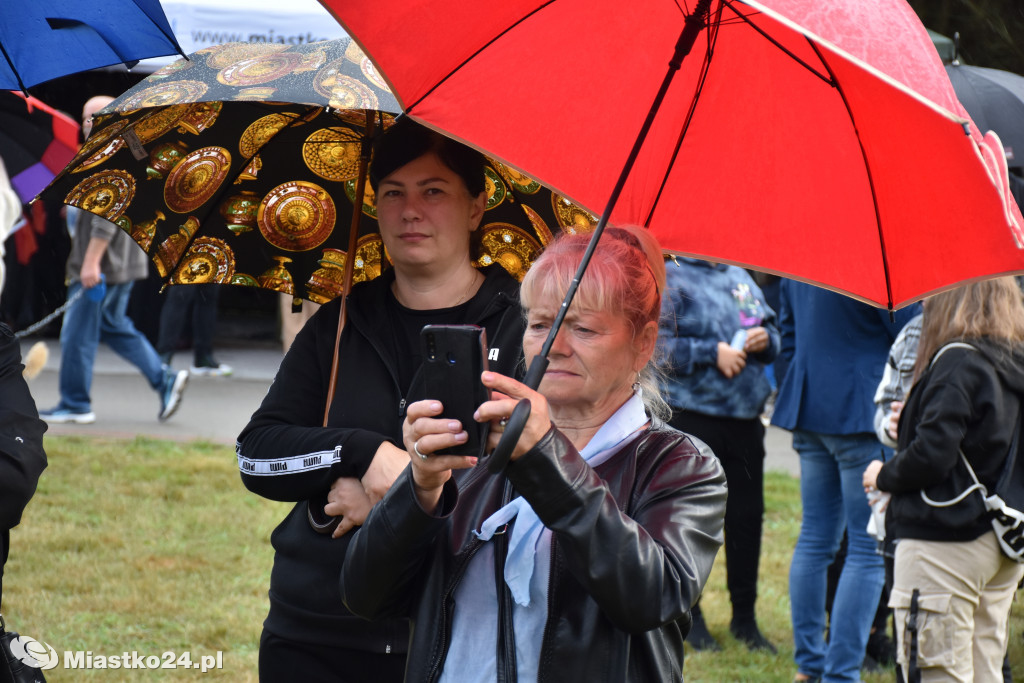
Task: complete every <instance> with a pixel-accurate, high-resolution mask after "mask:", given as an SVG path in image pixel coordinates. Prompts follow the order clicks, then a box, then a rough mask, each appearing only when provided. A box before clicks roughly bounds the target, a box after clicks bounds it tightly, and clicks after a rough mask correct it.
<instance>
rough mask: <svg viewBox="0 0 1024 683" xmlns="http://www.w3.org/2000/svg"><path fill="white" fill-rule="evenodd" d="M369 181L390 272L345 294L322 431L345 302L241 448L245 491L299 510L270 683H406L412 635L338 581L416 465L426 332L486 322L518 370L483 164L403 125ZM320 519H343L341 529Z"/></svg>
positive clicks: (291, 528) (277, 576) (278, 595)
mask: <svg viewBox="0 0 1024 683" xmlns="http://www.w3.org/2000/svg"><path fill="white" fill-rule="evenodd" d="M370 183H371V186H372V187H373V189H374V192H375V193H376V197H377V222H378V225H379V226H380V231H381V239H382V240H383V242H384V246H385V247H386V248H387V251H388V255H389V256H390V259H391V264H392V267H391V268H389V269H388V270H386V271H385V272H384V273H383V274H381V276H380V277H378V278H376V279H373V280H370V281H368V282H361V283H358V284H356V285H355V286H354V287H353V288H352V291H351V293H350V294H349V296H348V303H347V309H346V311H347V314H346V315H347V317H346V322H345V325H344V328H343V330H342V332H341V338H340V352H339V355H338V380H337V391H336V392H335V393H334V397H333V400H332V402H331V404H330V410H329V415H328V416H327V420H326V426H325V424H324V408H325V406H326V405H327V401H328V399H327V397H328V390H329V387H328V385H329V383H330V377H331V367H332V364H333V362H334V346H335V339H336V338H337V333H338V316H339V309H340V306H341V299H340V298H338V299H335V300H333V301H331V302H330V303H327V304H324V305H323V306H321V307H320V309H319V310H318V311H317V313H316V314H315V315H314V316H313V317H312V318H310V320H309V322H307V323H306V325H305V326H304V327H303V328H302V330H301V331H300V332H299V334H298V336H296V337H295V341H294V342H293V343H292V344H291V346H290V348H289V350H288V352H287V353H286V354H285V357H284V360H283V361H282V362H281V368H280V370H279V371H278V373H277V377H276V378H275V379H274V383H273V385H272V386H271V387H270V391H269V392H268V393H267V396H266V398H265V399H264V400H263V403H262V405H260V407H259V409H258V410H257V411H256V412H255V413H254V414H253V416H252V419H251V420H250V421H249V424H248V425H247V426H246V427H245V429H244V430H243V431H242V433H241V434H240V435H239V437H238V446H237V451H238V466H239V470H240V472H241V475H242V480H243V482H244V484H245V486H246V487H247V488H248V489H249V490H251V491H253V492H254V493H257V494H259V495H261V496H264V497H267V498H270V499H272V500H281V501H289V502H293V503H296V504H295V506H294V507H293V508H292V510H291V512H289V514H288V516H287V517H286V518H285V519H284V521H282V522H281V524H280V525H279V526H278V527H277V529H275V531H274V533H273V535H272V537H271V542H272V544H273V546H274V550H275V555H274V568H273V571H272V573H271V576H270V612H269V614H268V616H267V619H266V621H265V622H264V624H263V635H262V637H261V639H260V663H259V667H260V679H261V680H262V681H264V682H267V681H288V682H290V681H299V680H301V681H328V680H329V681H353V682H356V683H362V682H364V681H375V682H377V683H388V682H389V681H401V680H402V676H403V673H404V671H405V660H406V650H407V648H408V643H409V627H408V623H407V622H406V621H405V620H402V619H390V620H382V621H378V622H374V623H367V622H366V621H365V620H363V619H361V618H359V617H357V616H354V615H353V614H351V613H350V612H349V611H348V610H347V609H346V608H345V606H344V605H343V604H342V601H341V595H340V593H339V588H338V576H339V574H340V571H341V564H342V560H343V559H344V557H345V553H346V550H347V549H348V547H349V541H350V539H351V534H348V533H347V532H348V531H351V529H353V528H354V527H355V526H356V525H358V524H361V523H362V521H363V519H365V517H366V514H367V513H368V512H369V509H370V506H371V504H372V502H375V501H377V500H379V499H380V498H381V497H382V496H383V495H384V494H385V493H386V492H387V490H388V488H389V487H390V486H391V483H392V482H393V481H394V480H395V478H396V477H397V476H398V474H399V473H400V472H401V471H402V469H403V468H405V467H406V466H407V465H408V462H409V457H408V454H407V453H406V452H405V450H404V449H403V448H402V447H401V446H400V445H399V444H401V443H402V422H403V420H404V418H405V406H406V404H407V403H408V400H409V397H411V396H417V395H420V396H422V395H423V379H422V373H421V371H420V362H421V358H420V330H421V328H422V327H423V326H424V325H426V324H448V325H453V324H473V325H478V326H480V327H483V328H485V330H486V333H487V342H488V346H489V347H490V349H489V352H488V359H489V362H490V367H491V368H493V369H494V370H496V371H497V372H501V373H503V374H508V375H512V374H514V373H515V372H516V369H517V368H518V367H519V364H520V359H521V351H520V343H521V340H522V331H523V322H522V313H521V311H520V309H519V295H518V292H519V285H518V283H517V282H516V281H515V280H514V279H513V278H512V276H510V275H509V274H508V273H506V272H505V271H504V270H503V269H502V267H501V266H500V265H492V266H488V267H486V268H481V269H477V268H475V267H474V266H473V260H474V259H475V258H477V257H478V254H476V253H475V251H476V250H477V249H478V248H479V239H478V236H479V230H478V228H479V227H480V222H481V219H482V217H483V214H484V210H485V205H486V200H487V192H486V185H485V175H484V158H483V155H482V154H480V153H479V152H477V151H475V150H472V149H470V148H468V147H466V146H464V145H462V144H460V143H458V142H455V141H454V140H451V139H449V138H446V137H444V136H442V135H440V134H438V133H435V132H433V131H431V130H429V129H428V128H426V127H424V126H421V125H420V124H418V123H415V122H414V121H412V120H411V119H409V118H405V117H403V118H399V119H398V120H397V121H396V122H395V123H394V124H393V125H392V126H391V127H390V128H388V129H387V130H385V132H384V133H383V134H382V135H381V136H380V137H379V138H378V139H377V141H376V142H375V144H374V150H373V159H372V161H371V164H370ZM327 515H332V516H338V515H342V516H343V517H342V519H341V520H340V522H339V523H338V525H337V527H336V528H334V527H332V526H331V525H330V522H329V518H328V517H327ZM314 525H315V527H314ZM332 528H333V533H332V531H331V530H332ZM324 532H326V533H324Z"/></svg>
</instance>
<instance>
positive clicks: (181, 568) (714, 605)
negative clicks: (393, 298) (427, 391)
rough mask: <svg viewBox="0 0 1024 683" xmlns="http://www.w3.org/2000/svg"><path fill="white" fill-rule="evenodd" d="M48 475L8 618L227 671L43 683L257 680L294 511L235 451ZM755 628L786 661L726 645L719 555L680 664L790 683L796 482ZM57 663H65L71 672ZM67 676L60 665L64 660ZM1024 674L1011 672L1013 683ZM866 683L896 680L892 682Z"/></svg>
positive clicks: (1015, 645) (103, 456)
mask: <svg viewBox="0 0 1024 683" xmlns="http://www.w3.org/2000/svg"><path fill="white" fill-rule="evenodd" d="M46 447H47V454H48V455H49V459H50V466H49V468H48V469H47V470H46V472H45V473H44V474H43V478H42V480H41V481H40V485H39V490H38V492H37V493H36V496H35V498H34V499H33V500H32V502H31V504H30V505H29V507H28V509H27V510H26V513H25V516H24V519H23V521H22V524H21V525H20V526H19V527H18V528H16V529H15V530H14V531H13V532H12V535H11V557H10V560H9V561H8V564H7V569H6V571H5V575H4V589H5V590H4V603H3V607H4V615H5V616H6V617H7V620H8V623H9V626H10V627H11V628H13V629H14V630H17V631H18V632H20V633H21V634H23V635H28V636H32V637H33V638H36V639H38V640H40V641H43V642H45V643H48V644H50V645H52V646H53V647H54V648H55V649H56V650H57V651H58V653H61V654H62V653H63V652H64V651H65V650H68V651H73V650H87V651H91V652H92V653H93V654H94V655H100V654H104V655H113V656H117V655H120V654H121V653H123V652H126V651H127V652H129V653H130V652H132V651H136V652H138V653H139V654H142V655H156V656H158V657H159V656H161V655H162V654H163V653H164V652H175V653H177V654H181V653H182V652H184V651H186V650H187V651H189V652H191V654H192V658H193V660H195V661H198V658H199V657H200V656H202V655H212V654H215V653H216V652H217V651H220V652H222V653H223V655H222V656H223V664H224V668H223V669H222V670H219V671H212V672H209V673H207V674H205V675H201V674H200V673H199V672H198V671H193V670H187V671H186V670H181V669H179V670H157V671H152V670H138V671H125V670H113V669H110V670H92V671H83V670H77V671H67V670H64V669H63V666H59V667H58V668H56V669H53V670H50V671H47V672H46V675H47V679H48V680H50V681H58V682H59V681H79V680H103V681H162V680H186V679H187V680H192V679H210V680H226V681H255V680H256V664H257V645H258V640H259V634H260V630H261V626H262V622H263V618H264V616H265V615H266V609H267V598H266V592H267V586H268V581H269V574H270V566H271V561H272V551H271V548H270V542H269V537H270V532H271V530H272V529H273V528H274V526H275V525H276V524H277V522H278V521H279V520H280V519H281V518H282V517H283V516H284V514H285V513H286V511H287V509H288V507H289V506H287V505H284V504H280V503H273V502H270V501H266V500H263V499H261V498H258V497H257V496H255V495H252V494H250V493H248V492H247V491H245V489H244V488H243V487H242V484H241V482H240V480H239V477H238V472H237V466H236V462H235V457H234V453H233V451H232V450H231V448H230V447H227V446H223V445H219V444H210V443H203V442H195V443H190V444H181V443H173V442H163V441H155V440H151V439H145V438H137V439H135V440H131V441H124V440H105V439H86V438H70V437H52V438H47V441H46ZM765 494H766V507H767V515H766V520H765V532H764V533H765V538H764V543H763V546H764V547H763V551H762V559H761V582H760V597H759V601H758V613H759V618H760V622H761V626H762V629H763V630H764V632H765V634H766V635H767V636H768V638H769V639H770V640H772V642H774V643H775V644H776V645H778V646H779V654H778V655H774V656H773V655H768V654H764V653H750V652H747V650H746V648H744V647H743V646H742V645H740V644H739V643H737V642H736V641H735V640H733V639H732V637H731V636H730V635H729V633H728V623H729V600H728V593H727V591H726V588H725V574H724V570H723V566H722V565H723V562H722V557H721V555H720V556H719V562H718V563H717V564H716V567H715V570H714V573H713V574H712V576H711V580H710V581H709V582H708V587H707V590H706V592H705V597H704V600H703V603H702V605H703V607H704V612H705V615H706V617H707V621H708V624H709V627H710V629H711V632H712V633H713V634H714V635H715V637H716V638H718V640H719V642H720V643H722V645H723V650H722V651H721V652H717V653H692V652H688V653H687V660H686V680H687V681H688V682H689V683H702V682H704V683H708V682H714V683H719V682H724V681H758V682H761V681H768V682H772V681H778V682H780V683H783V682H787V681H789V680H791V678H792V674H793V672H794V669H793V664H792V655H793V651H792V640H791V636H790V627H789V598H788V590H787V576H788V571H789V560H790V556H791V554H792V549H793V545H794V544H795V542H796V535H797V532H798V529H799V523H800V504H799V490H798V486H797V482H796V480H794V479H792V478H790V477H788V476H786V475H784V474H780V473H770V474H769V475H768V476H767V478H766V482H765ZM1022 627H1024V608H1020V607H1018V606H1015V607H1014V611H1013V614H1012V624H1011V652H1010V656H1011V660H1012V661H1013V662H1014V664H1015V673H1016V670H1018V669H1019V670H1020V671H1024V642H1022V640H1021V633H1022V631H1024V628H1022ZM62 660H63V657H62ZM62 664H63V661H62ZM1020 675H1024V674H1020V673H1018V676H1020ZM865 680H866V681H867V682H868V683H881V682H882V681H885V682H887V683H888V682H889V681H891V680H893V677H892V673H891V672H885V673H882V674H874V675H869V676H867V677H866V678H865Z"/></svg>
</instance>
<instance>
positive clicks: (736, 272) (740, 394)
mask: <svg viewBox="0 0 1024 683" xmlns="http://www.w3.org/2000/svg"><path fill="white" fill-rule="evenodd" d="M665 270H666V275H667V286H666V291H665V298H664V301H663V305H662V316H661V329H660V332H659V335H658V344H659V348H660V349H661V351H662V352H663V354H664V357H665V360H666V361H667V364H668V366H669V367H668V373H667V375H668V376H667V381H666V382H665V384H664V387H663V391H664V393H665V400H666V401H668V403H669V405H671V406H672V408H673V409H676V410H679V409H683V410H690V411H693V412H696V413H701V414H702V415H712V416H715V417H731V418H742V419H750V418H754V417H757V416H758V415H760V413H761V410H762V409H763V408H764V402H765V400H766V399H767V398H768V395H769V394H770V393H771V386H770V384H769V382H768V378H767V377H766V376H765V371H764V366H765V365H766V364H767V363H770V362H772V360H774V359H775V356H776V354H778V352H779V330H778V327H777V325H776V322H775V312H774V311H772V309H771V308H770V307H769V306H768V304H766V303H765V301H764V294H762V293H761V289H760V288H759V287H758V286H757V284H755V282H754V280H753V278H751V277H750V274H749V273H747V271H745V270H743V269H742V268H739V267H737V266H727V265H724V264H714V265H713V264H711V263H708V262H707V261H699V260H697V259H688V258H680V259H675V260H672V261H669V262H667V263H666V264H665ZM751 327H764V328H765V330H767V331H768V337H769V344H768V347H767V348H766V349H765V350H764V351H761V352H759V353H754V354H748V356H747V365H746V367H745V368H744V369H743V371H742V372H740V374H738V375H736V376H735V377H733V378H732V379H727V378H726V377H725V375H723V374H722V373H721V371H719V369H718V365H717V362H718V343H719V342H725V343H729V342H730V341H731V340H732V338H733V335H735V334H736V332H737V330H740V329H746V328H751Z"/></svg>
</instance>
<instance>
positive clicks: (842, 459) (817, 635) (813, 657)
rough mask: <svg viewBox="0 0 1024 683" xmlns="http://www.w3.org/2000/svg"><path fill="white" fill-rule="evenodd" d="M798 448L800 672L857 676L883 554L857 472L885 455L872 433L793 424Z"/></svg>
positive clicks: (793, 580)
mask: <svg viewBox="0 0 1024 683" xmlns="http://www.w3.org/2000/svg"><path fill="white" fill-rule="evenodd" d="M793 448H794V450H796V451H797V453H798V454H799V455H800V499H801V502H802V504H803V520H802V522H801V524H800V537H799V539H798V540H797V543H796V549H795V550H794V551H793V563H792V564H791V565H790V569H789V597H790V612H791V617H792V621H793V646H794V657H793V658H794V660H795V661H796V666H797V670H798V671H799V672H800V673H803V674H807V675H809V676H812V677H818V676H820V677H822V679H823V680H825V681H859V680H860V668H861V664H862V663H863V661H864V650H865V647H866V646H867V641H868V635H870V631H871V622H872V621H873V620H874V617H875V611H876V610H877V608H878V600H879V596H880V595H881V591H882V584H883V583H884V581H885V570H884V567H883V564H882V556H881V555H879V554H878V553H877V552H876V543H875V540H874V539H873V538H871V537H870V536H869V535H868V533H867V524H868V518H869V517H870V516H871V508H870V507H869V506H868V504H867V499H866V498H865V496H864V488H863V486H862V485H861V475H862V474H863V473H864V468H866V467H867V465H868V463H869V462H871V461H872V460H878V459H880V458H881V457H882V446H881V444H879V443H878V439H877V437H875V435H874V434H849V435H829V434H816V433H813V432H802V431H799V430H797V431H794V432H793ZM844 528H845V529H846V533H847V554H846V563H845V564H844V565H843V571H842V574H841V575H840V578H839V584H838V586H837V587H836V594H835V599H834V601H833V603H832V616H831V619H830V621H829V626H828V628H829V637H828V642H827V643H826V642H825V593H826V583H827V570H828V567H829V565H830V564H832V561H833V560H834V559H835V556H836V552H837V551H838V550H839V545H840V543H841V542H842V538H843V529H844Z"/></svg>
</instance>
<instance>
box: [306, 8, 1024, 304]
mask: <svg viewBox="0 0 1024 683" xmlns="http://www.w3.org/2000/svg"><path fill="white" fill-rule="evenodd" d="M321 1H322V2H323V4H324V5H326V6H328V7H329V8H330V9H331V10H332V12H333V13H334V15H335V16H336V17H337V18H338V19H339V21H341V23H342V24H343V25H344V26H345V27H346V28H347V29H348V30H349V32H350V33H351V34H352V36H353V37H354V38H355V39H356V40H357V41H358V42H359V43H360V44H361V46H362V47H363V48H364V50H365V51H366V53H367V54H368V55H369V56H370V57H371V58H372V59H373V60H374V61H375V62H376V63H377V65H378V66H379V67H380V70H381V72H382V74H383V75H384V76H385V78H386V79H387V80H388V82H389V84H390V86H391V90H392V92H394V93H395V95H396V96H397V98H398V99H399V101H400V103H401V104H402V105H403V106H404V107H405V109H406V112H407V113H408V114H409V115H411V116H412V117H414V118H417V119H419V120H421V121H423V122H425V123H427V124H429V125H431V126H434V127H436V128H438V129H440V130H442V131H444V132H445V133H447V134H449V135H452V136H454V137H456V138H459V139H461V140H464V141H467V142H469V143H470V144H473V145H475V146H477V147H479V148H481V149H483V150H486V151H487V152H488V153H489V154H492V155H494V156H496V157H498V158H501V159H502V160H503V161H505V162H508V163H509V164H511V165H513V166H516V167H518V168H520V169H521V170H523V171H524V172H526V173H528V174H529V175H531V176H532V177H534V178H537V179H538V180H540V181H541V182H543V183H544V184H545V185H547V186H549V187H552V188H554V189H556V190H557V191H558V192H560V193H561V194H564V195H567V196H569V197H571V198H572V199H573V200H574V201H576V202H578V203H580V204H582V205H583V206H586V207H587V208H589V209H591V210H592V211H597V212H599V211H600V209H601V207H603V206H605V201H606V200H607V199H608V198H609V197H610V196H614V193H613V189H614V188H615V186H616V183H617V179H618V178H619V175H620V171H622V169H623V168H624V167H625V166H627V160H628V159H629V157H630V152H631V150H632V149H633V147H634V142H635V140H636V138H637V133H638V131H640V129H641V127H642V125H643V123H644V121H645V118H646V117H648V114H649V113H651V109H652V106H651V104H652V102H653V101H654V100H655V98H656V94H657V93H658V91H659V87H663V86H664V100H663V103H662V104H661V106H660V109H657V112H656V113H655V114H653V116H652V120H651V126H650V132H649V135H648V136H647V138H646V140H645V141H644V142H643V144H642V146H640V147H639V152H638V155H637V156H636V160H635V165H634V166H633V168H632V170H631V171H630V172H629V174H628V176H627V177H625V178H624V180H623V182H622V190H621V195H620V196H619V198H618V202H617V203H615V204H614V207H613V208H611V211H610V212H609V211H608V210H607V209H606V211H605V212H604V213H605V215H607V214H609V213H610V220H611V221H612V222H613V223H618V224H626V223H633V224H640V225H646V226H648V227H649V228H650V229H651V230H652V231H653V232H654V233H655V234H656V235H657V236H658V238H659V239H660V240H661V242H662V244H663V245H664V246H665V247H666V248H668V249H670V250H672V251H674V252H677V253H680V254H688V255H693V256H697V257H708V258H714V259H716V260H721V261H726V262H729V263H735V264H738V265H743V266H750V267H753V268H756V269H758V270H763V271H767V272H773V273H778V274H783V275H787V276H790V277H794V278H797V279H800V280H804V281H808V282H812V283H815V284H819V285H822V286H825V287H828V288H830V289H833V290H836V291H840V292H843V293H845V294H848V295H850V296H853V297H856V298H858V299H862V300H864V301H868V302H871V303H874V304H876V305H880V306H887V307H890V308H898V307H900V306H903V305H905V304H907V303H910V302H911V301H914V300H916V299H919V298H920V297H922V296H923V295H925V294H928V293H930V292H934V291H937V290H940V289H943V288H947V287H950V286H953V285H954V284H956V283H959V282H962V281H965V280H970V279H974V278H980V277H987V276H992V275H996V274H1002V273H1010V272H1020V271H1022V270H1024V252H1022V251H1021V245H1022V244H1024V239H1022V235H1024V230H1022V222H1024V221H1022V219H1021V216H1020V212H1019V210H1017V208H1016V207H1015V206H1014V205H1013V203H1012V201H1011V200H1010V198H1009V191H1008V188H1007V181H1006V162H1005V159H1004V157H1003V153H1002V149H1001V146H1000V145H998V142H997V141H996V140H994V139H993V138H988V139H985V138H982V136H981V134H980V133H979V132H978V130H977V128H976V127H974V126H973V125H972V124H970V121H969V119H968V117H967V113H966V112H965V111H964V109H963V108H962V106H961V105H960V104H959V102H958V101H957V99H956V96H955V94H954V92H953V89H952V86H951V85H950V83H949V79H948V78H947V76H946V74H945V71H944V70H943V67H942V63H941V61H940V60H939V57H938V55H937V53H936V52H935V48H934V47H933V45H932V42H931V40H930V38H929V37H928V33H927V31H926V29H925V28H924V26H922V25H921V23H920V21H919V20H918V18H917V16H916V15H915V14H914V13H913V11H912V10H911V9H910V7H909V6H908V5H907V4H906V2H904V0H874V1H873V2H864V1H863V0H760V1H756V2H755V1H754V0H747V1H746V2H739V1H738V0H701V2H700V3H698V4H697V6H696V8H695V7H694V0H690V1H689V2H686V1H685V0H677V1H673V0H637V1H636V2H626V3H624V2H620V1H619V0H504V1H503V2H500V3H480V2H479V1H478V0H444V1H443V2H433V3H431V2H417V3H409V2H406V1H405V0H373V2H370V1H369V0H359V1H357V0H321ZM691 10H693V11H692V12H691ZM691 14H693V15H695V18H696V19H698V20H700V21H699V22H692V23H691V26H692V30H691V31H690V33H689V34H688V35H687V38H688V39H690V40H691V42H692V41H693V40H694V39H695V41H696V42H695V44H694V45H695V49H694V50H693V51H692V54H690V55H689V56H688V57H686V58H685V59H683V56H684V55H683V54H682V53H685V52H686V50H687V49H688V48H687V47H686V46H683V49H682V51H681V53H680V54H675V52H676V50H677V47H678V46H677V43H678V42H680V36H681V34H682V33H683V27H684V25H685V22H686V21H687V19H688V16H690V15H691ZM670 59H672V60H673V61H676V62H681V68H680V69H679V71H678V73H677V75H676V76H675V78H674V80H671V82H669V81H668V79H666V71H667V70H668V67H667V63H668V62H669V60H670ZM510 124H513V125H510Z"/></svg>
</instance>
